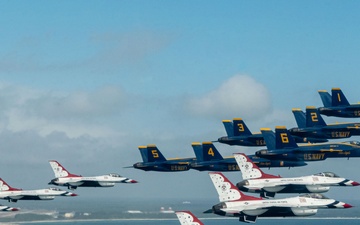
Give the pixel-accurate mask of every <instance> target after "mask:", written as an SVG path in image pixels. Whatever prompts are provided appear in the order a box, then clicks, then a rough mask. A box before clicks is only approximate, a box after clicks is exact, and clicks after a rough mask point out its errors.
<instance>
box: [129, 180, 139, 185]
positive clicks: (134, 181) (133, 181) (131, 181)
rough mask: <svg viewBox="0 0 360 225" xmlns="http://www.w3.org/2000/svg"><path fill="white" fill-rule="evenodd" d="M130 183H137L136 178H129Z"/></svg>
mask: <svg viewBox="0 0 360 225" xmlns="http://www.w3.org/2000/svg"><path fill="white" fill-rule="evenodd" d="M130 183H133V184H135V183H139V182H137V181H136V180H130Z"/></svg>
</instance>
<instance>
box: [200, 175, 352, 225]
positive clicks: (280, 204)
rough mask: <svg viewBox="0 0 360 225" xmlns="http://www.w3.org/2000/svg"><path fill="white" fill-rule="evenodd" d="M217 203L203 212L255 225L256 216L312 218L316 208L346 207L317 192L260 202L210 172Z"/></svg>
mask: <svg viewBox="0 0 360 225" xmlns="http://www.w3.org/2000/svg"><path fill="white" fill-rule="evenodd" d="M209 175H210V178H211V181H212V182H213V185H214V187H215V189H216V191H217V193H218V196H219V201H220V203H218V204H216V205H214V206H213V207H212V209H210V210H207V211H205V213H215V214H217V215H220V216H229V217H238V218H239V221H241V222H247V223H255V222H256V220H257V218H258V217H296V216H312V215H315V214H316V213H317V211H318V209H346V208H351V207H352V206H351V205H350V204H347V203H345V202H341V201H337V200H335V199H330V198H327V197H325V196H324V195H322V194H319V193H312V194H304V195H300V196H296V197H289V198H282V199H263V198H259V197H254V196H249V195H245V194H244V193H242V192H241V191H240V190H239V189H238V188H237V187H236V186H235V185H234V184H233V183H231V182H230V181H229V180H228V179H227V178H226V177H225V176H224V175H223V174H222V173H221V172H210V173H209Z"/></svg>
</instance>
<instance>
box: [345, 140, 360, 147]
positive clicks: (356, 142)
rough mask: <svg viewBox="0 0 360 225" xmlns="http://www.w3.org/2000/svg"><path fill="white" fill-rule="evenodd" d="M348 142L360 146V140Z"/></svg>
mask: <svg viewBox="0 0 360 225" xmlns="http://www.w3.org/2000/svg"><path fill="white" fill-rule="evenodd" d="M348 143H350V144H351V145H357V146H360V142H359V141H348Z"/></svg>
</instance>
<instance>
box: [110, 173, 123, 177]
mask: <svg viewBox="0 0 360 225" xmlns="http://www.w3.org/2000/svg"><path fill="white" fill-rule="evenodd" d="M109 176H110V177H121V176H120V175H119V174H117V173H110V174H109Z"/></svg>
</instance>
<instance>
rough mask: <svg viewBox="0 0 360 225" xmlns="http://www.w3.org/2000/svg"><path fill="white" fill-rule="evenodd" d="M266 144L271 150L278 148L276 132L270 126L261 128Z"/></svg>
mask: <svg viewBox="0 0 360 225" xmlns="http://www.w3.org/2000/svg"><path fill="white" fill-rule="evenodd" d="M260 131H261V133H262V135H263V137H264V140H265V144H266V148H267V149H269V150H274V149H276V139H275V133H274V132H273V131H272V130H271V129H270V128H261V129H260Z"/></svg>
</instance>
